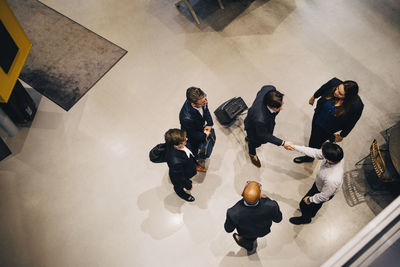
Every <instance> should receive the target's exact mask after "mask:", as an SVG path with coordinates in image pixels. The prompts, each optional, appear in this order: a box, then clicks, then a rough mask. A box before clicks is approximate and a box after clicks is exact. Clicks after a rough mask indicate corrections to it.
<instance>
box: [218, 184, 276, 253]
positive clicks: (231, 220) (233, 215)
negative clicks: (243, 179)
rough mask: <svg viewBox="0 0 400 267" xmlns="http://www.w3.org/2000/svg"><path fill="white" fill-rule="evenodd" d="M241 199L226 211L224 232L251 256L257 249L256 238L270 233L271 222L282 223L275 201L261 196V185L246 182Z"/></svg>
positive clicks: (263, 195)
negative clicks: (230, 234) (230, 235)
mask: <svg viewBox="0 0 400 267" xmlns="http://www.w3.org/2000/svg"><path fill="white" fill-rule="evenodd" d="M242 196H243V198H242V199H241V200H239V201H238V202H237V203H236V204H235V205H234V206H233V207H231V208H230V209H228V211H227V213H226V220H225V225H224V227H225V231H226V232H228V233H231V232H233V231H234V230H235V229H236V230H237V232H238V233H234V234H233V239H234V240H235V241H236V243H237V244H238V245H239V246H241V247H243V248H245V249H246V250H247V255H249V256H250V255H252V254H254V253H255V252H256V249H257V238H258V237H263V236H266V235H267V234H268V233H269V232H271V225H272V222H276V223H279V222H280V221H282V213H281V211H280V209H279V205H278V203H277V202H276V201H274V200H271V199H270V198H268V197H267V196H266V195H265V194H261V184H260V183H258V182H256V181H249V182H247V184H246V186H245V188H244V189H243V193H242Z"/></svg>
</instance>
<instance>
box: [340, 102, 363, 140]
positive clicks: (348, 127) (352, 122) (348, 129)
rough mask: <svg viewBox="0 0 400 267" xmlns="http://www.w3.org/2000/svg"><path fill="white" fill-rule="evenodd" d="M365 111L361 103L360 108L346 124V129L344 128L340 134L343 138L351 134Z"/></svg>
mask: <svg viewBox="0 0 400 267" xmlns="http://www.w3.org/2000/svg"><path fill="white" fill-rule="evenodd" d="M363 109H364V105H363V104H362V103H361V105H360V107H358V108H357V110H356V111H354V113H353V114H352V115H351V117H350V118H349V120H348V121H347V122H346V124H345V127H343V130H342V131H341V132H340V136H341V137H346V136H347V135H348V134H349V133H350V132H351V130H352V129H353V128H354V126H355V125H356V123H357V121H358V120H359V119H360V117H361V114H362V111H363Z"/></svg>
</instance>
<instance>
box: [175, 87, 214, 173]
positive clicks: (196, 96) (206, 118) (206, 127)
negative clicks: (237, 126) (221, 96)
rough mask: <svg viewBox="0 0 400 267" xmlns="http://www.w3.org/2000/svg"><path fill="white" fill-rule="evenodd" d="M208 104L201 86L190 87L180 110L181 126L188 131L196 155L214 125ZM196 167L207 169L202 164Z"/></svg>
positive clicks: (199, 169) (202, 170)
mask: <svg viewBox="0 0 400 267" xmlns="http://www.w3.org/2000/svg"><path fill="white" fill-rule="evenodd" d="M207 104H208V101H207V95H206V94H205V93H204V92H203V91H202V90H201V89H200V88H197V87H190V88H188V89H187V90H186V101H185V103H184V104H183V107H182V109H181V111H180V112H179V121H180V123H181V128H182V130H185V131H186V132H187V137H188V142H189V143H190V146H191V148H192V151H193V153H194V156H195V157H196V156H197V154H198V150H199V146H200V144H201V143H202V142H205V141H206V139H207V137H208V136H209V135H210V133H211V129H212V127H213V125H214V122H213V119H212V117H211V114H210V111H209V110H208V105H207ZM196 168H197V171H199V172H205V171H207V169H206V168H204V167H203V166H201V165H200V164H197V167H196Z"/></svg>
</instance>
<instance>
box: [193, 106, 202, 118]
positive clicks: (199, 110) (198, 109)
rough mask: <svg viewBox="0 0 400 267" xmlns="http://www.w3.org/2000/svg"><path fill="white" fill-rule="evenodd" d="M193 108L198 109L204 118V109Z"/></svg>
mask: <svg viewBox="0 0 400 267" xmlns="http://www.w3.org/2000/svg"><path fill="white" fill-rule="evenodd" d="M193 108H194V109H196V110H197V111H198V112H199V113H200V115H201V116H202V117H203V116H204V110H203V107H199V108H196V107H193Z"/></svg>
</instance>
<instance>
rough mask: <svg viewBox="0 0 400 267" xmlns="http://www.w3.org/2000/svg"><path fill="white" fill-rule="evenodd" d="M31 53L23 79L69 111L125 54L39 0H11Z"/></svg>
mask: <svg viewBox="0 0 400 267" xmlns="http://www.w3.org/2000/svg"><path fill="white" fill-rule="evenodd" d="M8 3H9V5H10V7H11V9H12V10H13V11H14V14H15V16H16V17H17V19H18V21H19V22H20V24H21V26H22V28H23V29H24V31H25V33H26V34H27V35H28V38H29V40H30V41H31V42H32V49H31V52H30V54H29V56H28V58H27V60H26V63H25V65H24V67H23V69H22V72H21V74H20V76H19V77H20V78H21V79H22V80H23V81H24V82H26V83H27V84H29V85H30V86H32V88H34V89H35V90H37V91H38V92H40V93H41V94H43V95H44V96H46V97H48V98H49V99H50V100H52V101H53V102H55V103H56V104H57V105H59V106H61V107H62V108H63V109H65V110H69V109H70V108H71V107H72V106H73V105H75V103H76V102H78V100H79V99H80V98H81V97H82V96H83V95H85V94H86V92H87V91H89V89H90V88H92V87H93V85H94V84H95V83H96V82H97V81H98V80H100V79H101V77H103V76H104V75H105V74H106V73H107V72H108V71H109V70H110V69H111V68H112V67H113V66H114V65H115V64H116V63H117V62H118V61H119V60H120V59H121V58H122V57H123V56H124V55H125V54H126V53H127V51H126V50H124V49H122V48H121V47H119V46H117V45H115V44H113V43H111V42H110V41H108V40H106V39H104V38H103V37H101V36H99V35H97V34H96V33H94V32H92V31H90V30H88V29H86V28H85V27H83V26H81V25H79V24H78V23H76V22H74V21H72V20H71V19H69V18H67V17H65V16H64V15H62V14H60V13H58V12H57V11H55V10H54V9H52V8H50V7H48V6H46V5H44V4H42V3H40V2H39V1H36V0H8Z"/></svg>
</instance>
